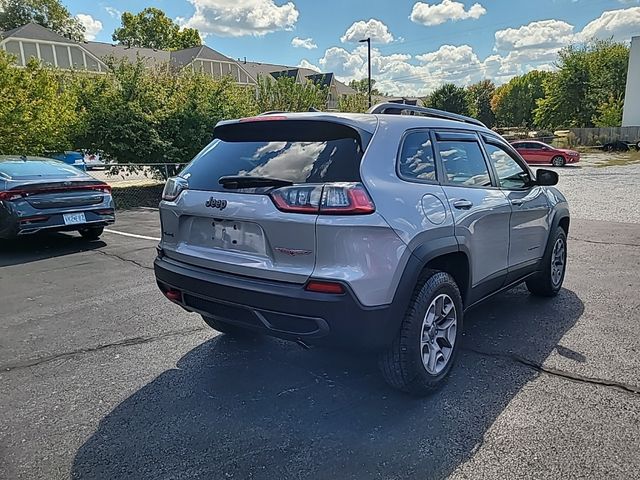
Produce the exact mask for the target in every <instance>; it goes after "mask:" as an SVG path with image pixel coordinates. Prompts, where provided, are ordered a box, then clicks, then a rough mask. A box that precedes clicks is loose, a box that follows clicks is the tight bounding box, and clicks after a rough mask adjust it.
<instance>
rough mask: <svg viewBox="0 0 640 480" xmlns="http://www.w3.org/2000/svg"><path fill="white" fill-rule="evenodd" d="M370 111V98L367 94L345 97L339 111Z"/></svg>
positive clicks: (341, 100) (340, 102) (339, 104)
mask: <svg viewBox="0 0 640 480" xmlns="http://www.w3.org/2000/svg"><path fill="white" fill-rule="evenodd" d="M368 109H369V97H368V95H367V94H365V93H356V94H354V95H343V96H342V98H341V99H340V101H339V102H338V110H340V111H341V112H347V113H364V112H366V111H367V110H368Z"/></svg>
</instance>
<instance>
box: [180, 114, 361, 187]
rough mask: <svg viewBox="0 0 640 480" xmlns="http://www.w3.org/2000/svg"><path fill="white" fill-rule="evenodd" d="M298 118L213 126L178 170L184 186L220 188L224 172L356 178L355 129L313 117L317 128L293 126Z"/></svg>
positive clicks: (304, 179)
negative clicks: (212, 131)
mask: <svg viewBox="0 0 640 480" xmlns="http://www.w3.org/2000/svg"><path fill="white" fill-rule="evenodd" d="M257 123H262V124H263V125H256V124H257ZM267 123H268V124H276V123H277V124H278V125H277V126H274V125H265V124H267ZM302 123H303V122H294V121H278V122H276V121H272V122H255V123H254V124H252V125H250V126H249V125H242V124H235V125H230V126H227V127H226V128H225V129H222V130H221V131H218V129H216V130H217V131H216V132H215V134H216V136H217V137H219V138H216V139H215V140H214V141H213V142H212V143H211V144H209V145H208V146H207V147H206V148H205V149H204V150H203V151H202V152H200V153H199V154H198V155H197V156H196V158H194V160H193V161H192V162H191V163H190V164H189V165H188V166H187V167H186V168H185V170H183V171H182V173H181V174H180V176H181V177H184V178H186V179H187V180H188V182H189V188H190V189H193V190H213V191H223V190H224V187H222V185H220V184H219V182H218V180H219V179H220V178H221V177H226V176H252V177H267V178H272V179H279V180H288V181H291V182H293V183H296V184H300V183H325V182H359V181H360V161H361V160H362V155H363V148H362V145H361V142H362V139H361V138H360V136H359V134H358V132H356V131H355V130H353V129H350V128H348V127H345V126H343V125H337V126H335V127H334V126H332V125H331V124H329V123H328V122H314V123H315V124H317V125H318V126H319V124H323V125H322V127H320V128H318V127H316V128H313V129H308V128H307V129H303V128H299V127H300V124H302ZM304 123H309V122H304ZM327 125H329V127H327ZM305 130H306V131H305ZM220 137H222V138H220Z"/></svg>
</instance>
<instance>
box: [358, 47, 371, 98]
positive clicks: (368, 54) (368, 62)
mask: <svg viewBox="0 0 640 480" xmlns="http://www.w3.org/2000/svg"><path fill="white" fill-rule="evenodd" d="M359 42H360V43H365V42H366V43H367V64H368V67H369V108H371V37H367V38H365V39H363V40H359Z"/></svg>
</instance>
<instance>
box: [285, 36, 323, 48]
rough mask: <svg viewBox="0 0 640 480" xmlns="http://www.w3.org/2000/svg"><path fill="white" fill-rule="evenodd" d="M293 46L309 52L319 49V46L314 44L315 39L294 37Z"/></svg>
mask: <svg viewBox="0 0 640 480" xmlns="http://www.w3.org/2000/svg"><path fill="white" fill-rule="evenodd" d="M291 45H293V46H294V47H296V48H306V49H307V50H313V49H314V48H318V45H316V44H315V43H313V38H300V37H294V38H293V40H291Z"/></svg>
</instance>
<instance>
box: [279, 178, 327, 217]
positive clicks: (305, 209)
mask: <svg viewBox="0 0 640 480" xmlns="http://www.w3.org/2000/svg"><path fill="white" fill-rule="evenodd" d="M270 196H271V200H273V203H275V205H276V207H278V210H282V211H283V212H291V213H314V214H317V213H318V210H319V208H320V200H321V198H322V185H296V186H292V187H283V188H278V189H277V190H273V191H272V192H271V194H270Z"/></svg>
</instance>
